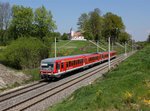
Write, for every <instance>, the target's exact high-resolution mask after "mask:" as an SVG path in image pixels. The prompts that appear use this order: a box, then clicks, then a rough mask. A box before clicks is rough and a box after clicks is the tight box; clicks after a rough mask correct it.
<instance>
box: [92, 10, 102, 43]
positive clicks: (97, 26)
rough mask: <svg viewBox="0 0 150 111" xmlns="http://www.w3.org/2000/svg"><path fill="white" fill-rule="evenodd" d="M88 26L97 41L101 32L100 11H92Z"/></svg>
mask: <svg viewBox="0 0 150 111" xmlns="http://www.w3.org/2000/svg"><path fill="white" fill-rule="evenodd" d="M89 24H90V27H91V33H92V35H93V36H94V39H95V41H97V40H99V39H100V36H101V30H102V17H101V16H100V10H99V9H98V8H96V9H94V11H93V12H91V13H90V19H89Z"/></svg>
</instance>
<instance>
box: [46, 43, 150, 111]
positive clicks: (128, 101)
mask: <svg viewBox="0 0 150 111" xmlns="http://www.w3.org/2000/svg"><path fill="white" fill-rule="evenodd" d="M149 68H150V45H149V46H147V47H146V48H144V49H143V50H141V51H139V52H137V53H136V54H134V55H133V56H131V57H130V58H128V59H127V60H126V61H125V62H123V63H122V64H121V65H119V67H118V68H116V69H115V70H114V71H112V72H109V73H107V74H106V76H105V78H104V79H103V80H101V79H98V80H97V81H95V83H93V84H91V85H89V86H85V87H83V88H80V89H78V90H77V91H75V93H74V94H72V95H71V96H70V97H68V98H67V99H66V100H64V101H63V102H61V103H59V104H57V105H55V106H53V107H50V108H49V109H48V111H103V110H104V111H116V110H119V111H132V110H133V111H137V110H141V111H150V70H149Z"/></svg>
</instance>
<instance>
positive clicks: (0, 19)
mask: <svg viewBox="0 0 150 111" xmlns="http://www.w3.org/2000/svg"><path fill="white" fill-rule="evenodd" d="M10 18H11V7H10V4H9V3H8V2H6V3H0V29H1V30H7V29H8V25H9V21H10Z"/></svg>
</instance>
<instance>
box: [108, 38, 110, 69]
mask: <svg viewBox="0 0 150 111" xmlns="http://www.w3.org/2000/svg"><path fill="white" fill-rule="evenodd" d="M108 69H109V70H110V37H109V38H108Z"/></svg>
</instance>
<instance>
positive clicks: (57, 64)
mask: <svg viewBox="0 0 150 111" xmlns="http://www.w3.org/2000/svg"><path fill="white" fill-rule="evenodd" d="M56 70H57V72H58V73H59V72H60V62H57V63H56Z"/></svg>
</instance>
